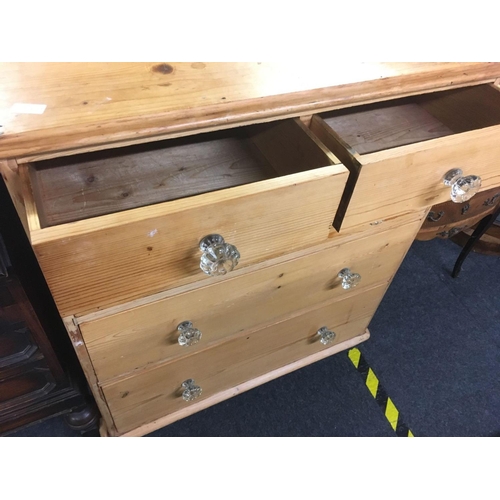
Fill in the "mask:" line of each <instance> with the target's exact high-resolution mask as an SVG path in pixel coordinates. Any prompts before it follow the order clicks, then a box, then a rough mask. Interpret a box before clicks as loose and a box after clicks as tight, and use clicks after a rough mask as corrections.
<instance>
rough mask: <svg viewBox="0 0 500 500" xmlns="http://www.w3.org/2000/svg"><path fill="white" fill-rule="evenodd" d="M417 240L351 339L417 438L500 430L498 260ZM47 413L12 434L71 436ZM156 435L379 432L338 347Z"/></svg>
mask: <svg viewBox="0 0 500 500" xmlns="http://www.w3.org/2000/svg"><path fill="white" fill-rule="evenodd" d="M459 252H460V247H458V246H456V245H455V244H454V243H452V242H450V241H448V240H432V241H429V242H418V241H416V242H415V243H414V244H413V245H412V247H411V249H410V251H409V253H408V255H407V256H406V258H405V260H404V262H403V264H402V266H401V268H400V270H399V271H398V273H397V275H396V277H395V278H394V281H393V283H392V284H391V286H390V288H389V291H388V292H387V294H386V296H385V298H384V300H383V301H382V304H381V306H380V308H379V310H378V311H377V313H376V315H375V317H374V318H373V320H372V322H371V325H370V331H371V338H370V339H369V340H368V341H367V342H365V343H363V344H361V345H360V346H359V348H360V350H361V352H362V354H363V356H364V358H365V359H366V361H367V362H368V364H369V365H370V366H371V367H372V369H373V370H374V372H375V373H376V375H377V376H378V379H379V381H380V383H381V384H382V385H383V386H384V388H385V389H386V391H387V393H388V395H389V397H390V398H391V399H392V401H393V402H394V404H395V405H396V407H397V408H398V410H399V412H400V416H401V418H402V419H403V420H404V422H405V423H406V424H407V425H408V426H409V428H410V429H411V430H412V432H413V434H414V435H415V436H499V435H500V286H499V285H500V258H497V257H489V256H484V255H479V254H474V253H472V254H471V255H469V257H468V258H467V260H466V261H465V264H464V266H463V269H462V272H461V274H460V275H459V277H458V278H456V279H452V278H451V276H450V272H451V269H452V268H453V264H454V262H455V260H456V258H457V256H458V254H459ZM77 435H79V434H78V433H77V432H74V431H71V430H70V429H69V428H67V427H66V426H65V424H64V422H63V421H62V418H61V417H55V418H52V419H49V420H46V421H45V422H41V423H37V424H34V425H32V426H29V427H27V428H25V429H23V430H20V431H18V432H16V433H14V434H12V436H77ZM150 436H152V437H161V436H387V437H395V436H396V434H395V432H394V431H393V429H392V427H391V425H390V424H389V422H388V421H387V419H386V418H385V416H384V414H383V413H382V410H381V409H380V408H379V406H378V405H377V403H376V401H375V400H374V399H373V397H372V396H371V395H370V393H369V391H368V389H367V387H366V386H365V384H364V381H363V379H362V377H361V375H360V374H359V373H358V372H357V370H356V369H355V368H354V366H353V365H352V363H351V362H350V360H349V359H348V357H347V353H345V352H344V353H340V354H338V355H336V356H333V357H331V358H328V359H325V360H322V361H320V362H318V363H315V364H314V365H311V366H308V367H305V368H303V369H301V370H298V371H296V372H294V373H291V374H289V375H286V376H284V377H282V378H280V379H278V380H274V381H272V382H269V383H267V384H265V385H263V386H260V387H258V388H255V389H252V390H251V391H248V392H246V393H244V394H241V395H239V396H237V397H235V398H232V399H230V400H228V401H225V402H223V403H220V404H218V405H216V406H214V407H212V408H208V409H206V410H204V411H202V412H200V413H197V414H195V415H192V416H190V417H188V418H185V419H183V420H181V421H178V422H175V423H174V424H172V425H170V426H167V427H165V428H163V429H160V430H158V431H156V432H154V433H152V434H150Z"/></svg>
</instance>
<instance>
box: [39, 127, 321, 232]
mask: <svg viewBox="0 0 500 500" xmlns="http://www.w3.org/2000/svg"><path fill="white" fill-rule="evenodd" d="M326 164H327V163H324V164H323V165H321V166H325V165H326ZM34 173H35V177H36V181H37V182H36V184H35V185H36V186H37V199H38V200H39V203H38V206H39V207H42V208H43V221H42V224H43V226H44V227H45V226H53V225H56V224H64V223H66V222H73V221H76V220H82V219H87V218H90V217H96V216H99V215H104V214H108V213H115V212H119V211H122V210H128V209H131V208H136V207H142V206H146V205H151V204H153V203H161V202H165V201H170V200H176V199H179V198H186V197H189V196H193V195H197V194H201V193H207V192H211V191H216V190H219V189H224V188H229V187H233V186H239V185H242V184H249V183H252V182H258V181H261V180H264V179H267V178H270V177H272V176H273V172H272V169H271V167H270V166H269V165H268V164H267V162H264V161H262V160H261V159H260V158H257V157H256V156H255V154H254V153H253V148H251V147H250V145H249V144H248V143H247V141H246V140H245V138H244V137H241V136H239V135H238V134H235V133H231V132H229V133H226V134H220V133H216V134H215V135H214V134H209V135H208V136H201V137H196V138H187V139H180V140H173V141H162V142H158V143H154V144H148V145H141V146H134V147H128V148H123V149H113V150H110V151H106V152H97V153H88V154H86V155H78V156H75V157H71V158H69V159H68V158H59V159H56V160H47V161H45V162H39V163H37V164H35V170H34ZM274 176H276V172H274Z"/></svg>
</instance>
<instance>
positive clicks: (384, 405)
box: [348, 347, 414, 437]
mask: <svg viewBox="0 0 500 500" xmlns="http://www.w3.org/2000/svg"><path fill="white" fill-rule="evenodd" d="M348 356H349V359H350V360H351V361H352V364H353V365H354V366H355V367H356V369H357V370H358V372H359V373H361V375H362V377H363V380H364V381H365V384H366V387H368V390H369V391H370V394H371V395H372V396H373V397H374V398H375V401H377V403H378V405H379V406H380V408H381V409H382V411H383V412H384V415H385V418H387V420H388V421H389V423H390V424H391V426H392V428H393V429H394V430H395V431H396V434H397V435H398V436H400V437H414V436H413V433H412V432H411V430H410V429H409V428H408V426H407V425H406V424H405V423H403V421H402V419H401V415H400V414H399V411H398V409H397V408H396V406H395V405H394V403H393V402H392V399H391V398H390V397H389V396H388V395H387V392H385V389H384V388H383V387H382V385H381V384H380V382H379V380H378V378H377V376H376V375H375V373H374V372H373V370H372V369H371V368H370V367H369V366H368V363H367V362H366V360H365V358H364V357H363V355H362V354H361V351H360V350H359V349H357V348H356V347H354V348H353V349H350V350H349V352H348Z"/></svg>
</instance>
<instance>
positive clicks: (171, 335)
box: [77, 214, 423, 381]
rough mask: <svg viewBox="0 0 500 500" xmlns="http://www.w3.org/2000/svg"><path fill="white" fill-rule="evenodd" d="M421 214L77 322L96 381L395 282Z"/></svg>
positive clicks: (186, 352)
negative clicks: (396, 225) (395, 225)
mask: <svg viewBox="0 0 500 500" xmlns="http://www.w3.org/2000/svg"><path fill="white" fill-rule="evenodd" d="M416 215H417V214H415V218H414V221H413V222H411V223H407V224H406V225H404V226H401V227H400V228H398V229H390V230H388V231H384V232H381V233H378V234H374V235H372V236H368V237H364V238H361V239H355V240H352V241H348V242H344V239H343V238H339V241H338V243H337V244H335V245H333V242H332V244H331V245H330V246H329V247H327V248H323V249H320V250H318V249H317V248H316V249H311V252H310V253H309V254H307V255H305V256H302V257H299V258H294V259H291V260H287V261H285V262H280V263H279V264H275V265H271V266H267V267H263V268H261V269H258V270H255V271H252V272H247V273H244V274H240V275H239V276H237V277H228V279H224V280H223V281H219V282H218V283H215V284H213V285H209V286H204V287H199V288H197V289H194V290H191V291H187V292H184V293H180V294H174V295H171V296H168V297H165V298H163V299H160V300H152V301H151V302H150V303H146V304H144V305H141V306H138V307H132V308H130V307H129V308H128V309H124V310H122V311H120V312H116V313H113V311H112V310H111V311H108V312H106V311H103V312H102V313H98V314H97V315H89V316H88V317H87V318H86V317H82V318H77V321H78V323H79V327H80V330H81V333H82V336H83V339H84V340H85V344H86V346H87V350H88V352H89V355H90V358H91V359H92V363H93V366H94V369H95V371H96V374H97V375H98V377H99V378H100V379H101V380H102V381H105V380H108V379H111V378H113V377H116V376H119V375H122V374H124V373H127V372H132V371H134V370H139V369H142V368H144V367H145V366H150V365H152V364H154V363H158V362H163V361H165V360H168V359H170V358H174V357H178V356H185V355H187V354H189V353H191V352H196V351H197V350H200V349H204V348H205V347H206V346H210V345H211V344H213V343H214V342H220V341H221V339H224V338H226V337H228V336H230V335H232V334H235V333H238V332H241V331H244V330H248V329H250V328H253V327H255V326H257V325H264V324H266V323H270V322H273V321H276V320H277V319H278V318H280V317H284V316H286V315H289V314H292V313H294V312H295V311H298V310H301V309H304V308H308V307H313V306H315V305H317V304H321V303H323V302H327V301H330V300H332V299H335V298H342V297H348V296H349V295H350V294H351V293H353V292H356V291H357V290H359V289H364V288H367V287H372V286H374V285H376V284H378V283H384V282H388V281H389V280H390V279H391V278H392V276H393V275H394V274H395V272H396V270H397V269H398V267H399V265H400V263H401V261H402V260H403V257H404V255H405V254H406V251H407V250H408V242H409V241H412V240H413V238H414V236H415V234H416V233H417V231H418V229H419V227H420V225H421V223H422V215H423V214H420V216H419V217H417V216H416ZM334 241H335V242H337V239H335V240H334ZM174 292H175V290H174ZM99 315H100V317H99ZM96 316H97V317H96Z"/></svg>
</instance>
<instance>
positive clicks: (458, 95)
mask: <svg viewBox="0 0 500 500" xmlns="http://www.w3.org/2000/svg"><path fill="white" fill-rule="evenodd" d="M415 100H416V101H417V102H418V104H419V106H420V107H421V108H423V109H425V110H426V111H427V112H428V113H431V114H432V115H433V116H434V117H435V118H436V119H438V120H439V121H440V122H442V123H444V124H445V125H446V127H448V128H449V129H451V130H452V131H453V132H454V133H455V134H458V133H461V132H467V131H469V130H475V129H480V128H484V127H491V126H494V125H498V124H500V92H499V91H498V88H497V87H495V86H493V85H478V86H474V87H470V88H465V89H456V90H450V91H447V92H437V93H432V94H428V95H423V96H418V97H416V98H415Z"/></svg>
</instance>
